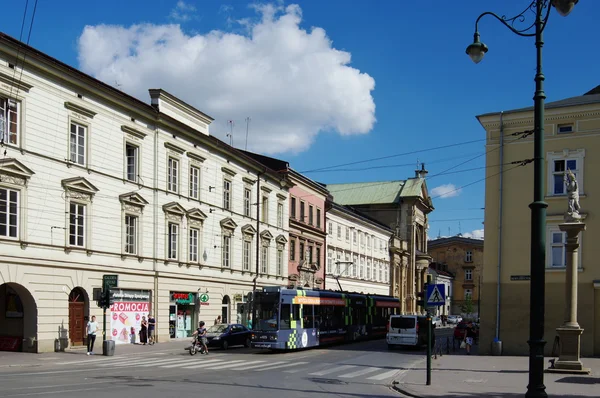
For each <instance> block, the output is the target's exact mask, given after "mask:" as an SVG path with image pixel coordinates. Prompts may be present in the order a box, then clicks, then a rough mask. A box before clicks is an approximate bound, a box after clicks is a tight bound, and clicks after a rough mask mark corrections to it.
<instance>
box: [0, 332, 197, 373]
mask: <svg viewBox="0 0 600 398" xmlns="http://www.w3.org/2000/svg"><path fill="white" fill-rule="evenodd" d="M190 342H191V340H189V339H182V340H180V341H168V342H163V343H157V344H154V345H145V346H144V345H141V344H117V345H116V347H115V357H119V356H136V355H148V354H152V353H157V352H168V351H172V352H179V351H181V352H183V350H184V349H185V348H186V347H189V346H190ZM94 352H95V354H96V355H97V356H102V340H96V344H94ZM86 353H87V347H85V346H79V347H74V348H68V349H66V350H65V351H64V352H44V353H40V354H30V353H24V352H9V351H0V369H2V368H7V367H29V366H41V365H43V364H44V362H47V361H51V360H61V359H64V358H73V356H85V355H86Z"/></svg>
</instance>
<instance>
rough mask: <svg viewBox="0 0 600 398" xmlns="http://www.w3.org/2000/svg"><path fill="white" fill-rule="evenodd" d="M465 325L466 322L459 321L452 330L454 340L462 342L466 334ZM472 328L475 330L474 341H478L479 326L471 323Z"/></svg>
mask: <svg viewBox="0 0 600 398" xmlns="http://www.w3.org/2000/svg"><path fill="white" fill-rule="evenodd" d="M467 325H468V322H465V321H460V322H459V323H458V324H457V325H456V327H455V328H454V339H455V340H464V339H465V335H466V334H467ZM473 327H474V328H475V341H477V340H479V325H477V324H475V323H473Z"/></svg>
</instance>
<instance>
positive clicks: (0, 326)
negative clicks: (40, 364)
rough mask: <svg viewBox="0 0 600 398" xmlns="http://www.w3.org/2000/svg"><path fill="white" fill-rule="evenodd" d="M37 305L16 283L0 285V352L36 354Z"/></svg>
mask: <svg viewBox="0 0 600 398" xmlns="http://www.w3.org/2000/svg"><path fill="white" fill-rule="evenodd" d="M37 349H38V347H37V305H36V303H35V299H34V298H33V296H32V295H31V293H30V292H29V291H28V290H27V289H26V288H25V287H24V286H22V285H19V284H16V283H11V282H9V283H4V284H0V351H23V352H37Z"/></svg>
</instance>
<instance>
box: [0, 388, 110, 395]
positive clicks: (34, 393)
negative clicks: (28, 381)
mask: <svg viewBox="0 0 600 398" xmlns="http://www.w3.org/2000/svg"><path fill="white" fill-rule="evenodd" d="M115 387H116V386H115ZM115 387H112V388H115ZM106 388H110V386H108V387H107V386H102V387H94V388H79V389H77V390H60V391H41V392H28V393H24V394H11V395H3V397H26V396H33V395H50V394H63V393H67V392H81V391H94V390H103V389H106Z"/></svg>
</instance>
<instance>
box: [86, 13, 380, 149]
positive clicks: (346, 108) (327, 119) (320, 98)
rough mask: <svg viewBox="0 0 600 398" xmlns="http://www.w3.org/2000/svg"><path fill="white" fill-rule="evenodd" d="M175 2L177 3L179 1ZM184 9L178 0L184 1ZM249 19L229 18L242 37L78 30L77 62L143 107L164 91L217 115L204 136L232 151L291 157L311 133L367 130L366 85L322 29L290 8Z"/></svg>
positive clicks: (159, 29)
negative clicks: (230, 145)
mask: <svg viewBox="0 0 600 398" xmlns="http://www.w3.org/2000/svg"><path fill="white" fill-rule="evenodd" d="M178 4H179V3H178ZM183 4H185V3H183ZM253 9H254V10H255V11H256V12H257V15H258V17H257V18H256V19H255V20H248V19H244V20H241V21H237V22H236V24H237V25H238V26H240V27H241V30H242V31H243V32H245V33H244V34H237V33H230V32H223V31H211V32H208V33H204V34H192V35H189V34H186V33H185V32H184V31H182V29H181V28H180V26H179V25H153V24H140V25H132V26H130V27H124V26H114V25H95V26H86V27H85V28H84V30H83V32H82V34H81V36H80V38H79V43H78V48H79V63H80V67H81V69H82V70H83V71H85V72H86V73H89V74H91V75H93V76H95V77H96V78H98V79H100V80H102V81H104V82H107V83H109V84H113V83H114V82H115V81H118V82H119V84H120V85H121V86H120V88H121V89H122V90H124V91H126V92H128V93H130V94H132V95H134V96H136V97H138V98H140V99H142V100H144V101H146V102H148V101H149V99H148V92H147V90H148V88H163V89H165V90H167V91H169V92H170V93H172V94H173V95H175V96H177V97H180V98H181V99H182V100H184V101H186V102H189V103H191V104H193V105H194V106H196V107H198V108H199V109H200V110H202V111H203V112H206V113H208V114H209V115H211V116H213V117H215V118H216V120H215V122H213V124H212V125H211V134H213V135H216V136H218V137H219V138H221V139H225V133H226V132H228V130H229V127H228V124H227V121H228V120H234V132H233V136H234V145H235V146H237V147H243V146H244V141H245V135H246V123H245V119H246V117H250V118H251V121H250V134H249V142H248V149H249V150H254V151H260V152H262V153H267V154H274V153H282V152H288V151H289V152H299V151H302V150H306V149H307V148H309V147H310V145H311V143H312V142H313V140H314V139H315V136H316V135H317V134H318V133H319V132H320V131H334V132H337V133H339V134H341V135H352V134H366V133H368V132H369V131H370V130H371V129H372V128H373V125H374V123H375V102H374V99H373V97H372V96H371V91H372V90H373V89H374V87H375V81H374V79H373V78H372V77H371V76H369V75H368V74H366V73H361V71H359V70H358V69H356V68H352V67H350V66H349V64H350V60H351V55H350V53H348V52H345V51H340V50H337V49H335V48H334V47H333V46H332V42H331V40H330V39H329V38H328V37H327V35H326V33H325V30H323V29H322V28H319V27H314V28H312V29H311V30H310V31H307V30H304V29H301V28H300V22H301V20H302V11H301V9H300V7H299V6H297V5H289V6H287V7H282V6H280V5H273V4H270V5H260V6H253Z"/></svg>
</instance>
